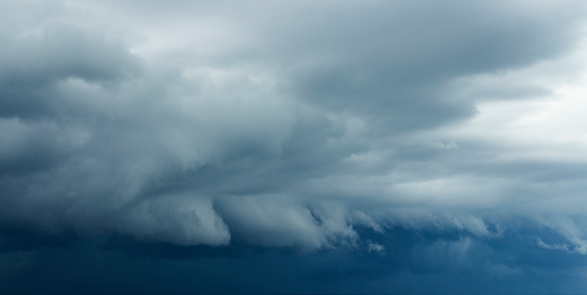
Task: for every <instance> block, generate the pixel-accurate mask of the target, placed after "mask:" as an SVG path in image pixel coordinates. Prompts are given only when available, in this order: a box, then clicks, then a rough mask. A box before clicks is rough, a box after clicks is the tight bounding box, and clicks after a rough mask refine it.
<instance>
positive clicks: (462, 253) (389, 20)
mask: <svg viewBox="0 0 587 295" xmlns="http://www.w3.org/2000/svg"><path fill="white" fill-rule="evenodd" d="M63 3H64V4H63V5H57V4H55V5H51V4H48V2H40V3H36V4H35V3H29V4H28V5H22V6H19V5H17V4H14V5H8V6H6V4H2V5H4V7H7V10H4V12H2V13H1V14H2V15H6V14H10V12H14V14H19V15H23V18H16V17H10V18H5V20H8V21H5V22H6V24H7V26H6V27H7V28H8V29H2V30H1V31H0V38H2V40H0V41H2V44H7V45H6V46H4V47H3V48H2V54H1V56H0V87H1V88H2V90H1V91H0V104H1V106H2V107H1V108H0V165H1V166H0V191H2V195H1V197H0V253H3V254H1V255H0V269H9V272H10V275H9V276H8V277H9V278H8V279H4V278H3V280H6V281H10V282H11V285H10V286H11V287H9V289H6V290H8V291H9V292H12V290H17V291H18V292H21V291H22V292H27V291H30V292H37V290H38V289H35V288H34V287H30V288H31V289H26V288H27V286H23V285H22V282H24V281H26V280H27V279H31V278H36V280H37V282H38V283H39V285H38V286H46V287H47V288H50V289H51V290H56V288H57V286H58V285H59V284H60V282H63V281H64V280H63V278H61V279H60V278H59V277H58V276H59V274H64V278H67V279H75V275H74V274H72V273H74V271H73V270H75V269H80V270H82V271H83V273H82V274H81V275H80V276H83V279H81V280H80V281H79V282H82V283H80V284H79V285H75V286H72V287H71V288H70V289H67V290H66V291H67V292H69V293H75V292H80V291H82V290H85V289H84V287H83V284H84V283H88V284H89V283H95V282H105V281H111V282H112V281H116V282H120V281H119V280H118V279H117V278H114V277H113V274H110V273H109V271H110V270H111V269H112V265H122V266H123V269H122V270H120V271H118V272H115V274H121V273H124V272H125V271H128V272H129V273H130V274H131V275H130V277H131V280H135V281H141V280H142V279H141V278H145V277H148V278H151V279H152V281H150V282H149V284H148V286H149V287H148V288H145V289H140V288H138V289H137V288H136V287H135V288H133V287H132V286H131V285H132V283H130V284H127V283H120V285H119V287H120V288H122V289H124V288H126V289H125V290H132V291H137V290H140V291H144V292H147V293H148V291H151V292H156V291H153V290H166V288H169V286H170V283H168V282H171V281H173V282H175V283H177V285H176V287H173V288H175V289H173V288H172V289H173V292H177V293H186V292H187V291H186V290H192V289H190V288H189V286H186V283H185V282H184V283H182V282H180V281H181V280H183V279H185V280H186V281H190V280H193V279H195V278H194V277H193V276H191V275H186V273H188V272H190V271H194V273H195V274H197V275H200V276H202V278H204V279H198V280H197V281H198V282H201V283H202V284H203V286H205V287H203V289H204V291H210V292H211V293H230V292H234V291H235V290H240V289H239V288H241V287H242V288H243V289H244V290H248V291H250V292H348V291H345V290H351V291H352V292H355V291H356V292H358V293H363V291H362V290H367V291H368V292H376V291H377V292H378V293H380V291H378V290H380V288H382V286H386V287H384V288H383V289H381V290H384V291H389V292H391V293H394V292H399V291H397V290H411V291H410V292H412V293H426V292H431V291H435V290H439V292H440V293H450V290H449V289H448V288H449V286H448V284H447V283H445V282H446V281H451V280H452V281H456V280H457V279H458V278H463V277H465V278H470V281H471V283H470V284H463V285H461V286H458V287H457V289H456V291H455V293H463V294H464V293H466V292H468V291H471V290H476V291H483V290H484V289H483V288H481V287H476V285H475V284H478V285H479V286H493V285H494V283H495V282H494V281H492V280H498V281H500V282H505V283H504V286H503V287H502V289H500V290H501V291H502V292H504V293H506V292H512V290H517V289H516V288H518V287H519V288H522V289H524V290H528V293H531V292H542V291H540V290H543V289H544V288H546V287H545V286H544V284H546V282H542V281H541V280H542V279H543V278H544V277H545V276H547V274H556V277H557V278H559V279H560V280H561V281H565V280H568V281H569V282H571V283H573V284H575V285H573V286H575V287H573V288H574V289H572V288H571V289H569V290H578V289H579V288H578V287H576V286H577V285H576V281H577V280H576V278H575V277H574V276H573V275H572V274H571V273H572V272H571V271H570V269H573V268H578V267H580V262H582V261H584V259H585V258H584V257H583V256H580V257H581V258H579V260H578V261H579V262H577V261H573V259H574V258H573V257H576V256H579V255H578V254H585V247H586V245H587V244H586V242H585V233H584V231H583V227H584V224H585V223H584V217H583V215H584V213H583V212H582V207H581V205H582V204H583V203H584V202H583V201H582V199H581V196H582V192H583V191H584V188H585V186H584V185H583V184H582V182H581V181H582V179H583V178H584V177H583V176H584V175H583V174H584V173H583V170H584V169H583V164H581V163H578V164H577V163H569V162H553V161H544V160H534V159H530V160H527V159H521V158H515V157H514V158H513V159H512V158H509V159H508V158H506V157H503V155H505V154H507V153H508V152H511V151H513V150H514V147H512V145H510V144H509V143H508V142H495V141H492V138H490V137H489V136H485V135H484V134H478V135H476V136H467V135H466V134H465V135H462V134H461V133H458V132H456V131H454V129H458V127H460V126H468V124H472V123H471V122H472V121H474V120H475V118H477V117H476V116H477V115H479V110H478V109H477V108H478V104H479V103H481V102H487V101H488V100H492V99H495V98H499V99H502V100H505V99H506V98H507V99H511V100H514V99H522V98H523V99H526V100H530V99H531V98H536V97H537V96H540V97H544V96H547V95H549V94H552V93H553V91H552V89H550V88H548V87H546V86H544V87H543V86H542V85H540V83H536V82H534V81H530V80H531V79H530V78H529V77H531V76H532V75H533V74H535V73H534V72H532V71H531V70H529V72H527V73H523V74H522V75H518V76H516V73H517V72H516V71H517V70H520V69H522V70H523V69H529V68H532V66H533V65H535V64H536V63H539V62H540V61H544V60H548V59H553V58H556V57H558V56H560V55H562V54H564V53H566V52H569V51H570V50H571V49H572V48H574V46H575V43H576V42H577V40H578V39H579V38H580V33H579V30H578V28H579V27H580V26H579V24H580V22H581V21H582V18H583V17H584V16H583V15H582V13H583V12H584V10H583V8H582V5H579V4H578V3H577V2H573V1H570V2H568V3H566V2H565V3H563V4H560V5H555V4H554V3H545V4H543V5H537V6H534V5H529V4H526V3H524V2H516V3H505V2H491V3H490V2H483V3H479V4H475V5H473V4H471V3H464V2H460V1H449V2H446V3H444V4H439V3H432V2H430V1H417V2H390V3H377V2H373V3H362V4H358V3H355V2H344V1H343V2H336V5H333V2H323V3H317V4H312V3H309V2H307V3H306V2H295V3H270V4H263V5H260V3H258V2H246V3H244V4H242V3H241V4H238V5H236V4H235V5H230V3H228V2H225V3H224V4H207V3H206V4H203V3H199V2H194V3H190V4H189V5H187V6H185V9H183V11H179V10H178V9H177V8H175V7H173V5H167V4H165V5H163V4H161V3H155V2H149V4H148V5H144V6H141V7H139V8H138V9H137V10H134V7H133V6H135V5H139V4H137V3H136V2H134V1H122V2H120V3H114V2H105V4H102V2H93V1H82V2H80V4H75V3H73V2H63ZM175 3H177V5H178V6H181V7H184V6H182V5H180V4H185V3H183V2H182V1H177V2H175ZM510 4H511V5H510ZM77 5H79V6H77ZM261 6H263V7H261ZM49 8H50V9H49ZM6 11H8V12H6ZM192 13H193V15H192ZM82 16H83V17H84V21H83V22H81V21H80V18H81V17H82ZM105 16H108V17H112V22H113V24H114V25H113V26H112V27H107V28H102V26H101V24H103V22H104V20H103V18H104V17H105ZM86 17H87V19H86ZM151 19H152V20H153V22H152V23H150V21H151ZM302 19H303V21H302ZM176 29H177V31H176ZM135 30H136V35H139V36H134V34H135ZM158 30H159V31H158ZM162 32H163V33H162ZM140 35H144V36H140ZM129 36H132V37H129ZM134 38H136V39H134ZM158 38H159V39H158ZM131 39H132V40H131ZM137 40H142V41H137ZM544 72H547V71H544V70H543V71H542V72H541V75H544ZM500 73H504V74H503V76H505V77H510V76H509V75H511V76H512V77H513V78H512V79H511V80H508V81H509V82H510V83H506V84H504V83H502V80H503V77H500V75H501V74H500ZM117 239H120V240H117ZM121 241H122V242H121ZM67 247H72V249H74V251H73V254H71V255H69V254H67ZM291 250H293V251H291ZM558 250H568V251H558ZM235 253H236V254H235ZM553 253H554V254H553ZM119 255H120V256H119ZM542 256H546V257H542ZM129 257H130V258H129ZM145 257H146V258H145ZM19 259H21V260H22V261H23V263H22V267H21V268H20V269H17V268H19V267H18V265H20V264H19V263H16V262H17V261H18V260H19ZM60 259H63V261H67V263H69V264H67V263H66V264H64V265H61V266H60V267H59V268H58V270H57V271H56V274H55V275H53V276H49V277H47V278H46V279H42V278H37V277H36V275H35V274H36V273H46V272H47V271H48V269H49V265H53V264H54V262H55V261H59V260H60ZM78 259H79V260H84V259H89V260H90V261H94V262H96V266H95V267H96V268H99V269H97V270H98V273H99V276H98V277H97V278H96V279H92V278H89V277H87V274H89V273H91V272H92V271H94V270H96V269H95V268H94V266H91V265H90V266H88V265H80V264H79V261H78ZM128 259H130V260H132V259H135V260H134V261H135V262H136V263H135V262H132V261H129V260H128ZM560 259H562V260H560ZM102 260H104V261H105V262H103V263H102V262H100V261H102ZM559 260H560V261H559ZM137 261H138V262H137ZM275 261H280V262H279V263H278V262H275ZM281 261H282V262H281ZM110 264H111V265H110ZM272 265H273V267H275V269H276V270H277V271H276V272H275V273H272V272H271V267H272ZM143 266H144V267H147V268H148V269H149V270H147V271H146V272H149V273H148V274H146V273H144V272H143V271H141V267H143ZM224 268H227V269H229V270H230V271H228V272H229V274H228V277H229V278H228V282H231V283H234V286H238V287H230V285H231V284H220V283H219V282H218V279H212V278H213V277H214V276H216V275H219V274H221V273H222V272H223V269H224ZM255 268H257V269H260V270H263V272H262V273H261V274H255V272H254V271H251V269H252V270H254V269H255ZM208 270H210V272H209V273H208V272H207V271H208ZM166 271H169V272H170V273H173V274H178V273H183V274H184V275H183V276H180V277H179V278H181V280H180V279H172V278H170V276H171V275H165V274H164V273H165V272H166ZM290 273H293V274H294V275H293V276H291V277H290V276H289V274H290ZM545 273H546V275H545ZM65 274H67V275H65ZM194 276H196V275H194ZM480 276H483V277H485V278H481V277H480ZM267 278H269V280H270V279H275V281H274V282H273V281H271V282H266V285H263V286H264V287H259V286H257V285H256V284H255V283H253V282H256V281H260V280H267ZM519 278H524V279H526V280H525V281H524V280H521V281H520V282H519V283H516V280H518V279H519ZM550 281H552V280H550ZM345 282H347V283H345ZM422 282H425V283H428V285H426V284H423V283H422ZM536 282H539V283H540V284H539V285H540V286H539V287H535V288H533V287H532V284H534V283H536ZM282 283H283V284H286V285H288V284H289V286H293V287H291V289H287V287H282V286H281V285H280V284H282ZM353 283H360V284H359V286H358V287H353V286H352V284H353ZM19 284H20V286H21V287H19ZM423 285H426V286H423ZM427 286H428V287H427ZM151 287H152V288H153V290H151V289H149V288H151ZM363 287H364V289H361V288H363ZM39 288H41V287H39ZM115 288H116V286H114V287H112V289H115ZM395 288H397V289H395ZM402 288H403V289H402ZM436 288H437V289H436ZM540 288H542V289H540ZM112 289H108V288H106V289H101V290H102V291H104V290H110V291H111V290H112ZM4 290H5V289H0V292H4ZM67 292H66V293H67ZM95 292H96V293H100V291H95Z"/></svg>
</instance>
